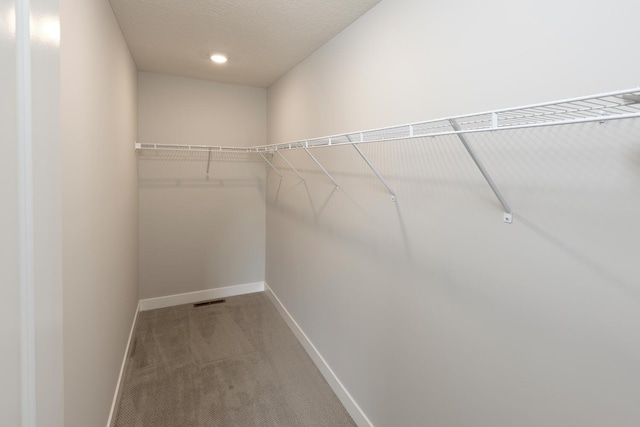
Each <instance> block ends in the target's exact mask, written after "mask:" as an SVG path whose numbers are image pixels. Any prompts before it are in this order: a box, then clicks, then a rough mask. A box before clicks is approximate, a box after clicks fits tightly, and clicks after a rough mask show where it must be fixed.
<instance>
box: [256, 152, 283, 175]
mask: <svg viewBox="0 0 640 427" xmlns="http://www.w3.org/2000/svg"><path fill="white" fill-rule="evenodd" d="M258 154H260V157H262V158H263V159H264V161H265V162H267V164H268V165H269V166H271V169H273V170H274V171H276V173H277V174H278V175H280V178H282V174H281V173H280V171H279V170H278V168H276V167H275V166H273V163H271V162H270V161H269V160H268V159H267V157H266V156H265V155H264V154H262V153H261V152H259V151H258Z"/></svg>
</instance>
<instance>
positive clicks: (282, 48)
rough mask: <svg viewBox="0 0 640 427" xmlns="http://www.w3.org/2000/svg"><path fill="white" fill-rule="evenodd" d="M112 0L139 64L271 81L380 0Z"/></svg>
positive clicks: (220, 77) (255, 81)
mask: <svg viewBox="0 0 640 427" xmlns="http://www.w3.org/2000/svg"><path fill="white" fill-rule="evenodd" d="M110 1H111V5H112V7H113V10H114V12H115V15H116V18H117V19H118V22H119V24H120V28H121V29H122V32H123V34H124V37H125V39H126V41H127V44H128V46H129V49H130V50H131V54H132V56H133V59H134V61H135V63H136V66H137V67H138V70H140V71H149V72H155V73H163V74H171V75H177V76H184V77H192V78H198V79H207V80H215V81H219V82H227V83H238V84H246V85H251V86H259V87H267V86H269V85H270V84H271V83H273V82H274V81H275V80H277V79H278V77H280V76H281V75H283V74H284V73H286V72H287V71H289V70H290V69H291V68H293V67H294V66H295V65H296V64H298V63H299V62H300V61H302V60H303V59H304V58H306V57H307V56H308V55H310V54H311V53H313V52H314V51H315V50H316V49H318V48H319V47H320V46H322V45H323V44H324V43H326V42H327V41H329V40H330V39H331V38H332V37H333V36H335V35H336V34H338V33H339V32H340V31H342V30H343V29H344V28H345V27H347V26H348V25H349V24H351V23H352V22H353V21H355V20H356V19H357V18H358V17H360V16H361V15H362V14H363V13H365V12H366V11H367V10H369V9H370V8H371V7H373V6H374V5H375V4H376V3H378V2H379V1H380V0H110ZM213 53H224V54H226V55H227V56H228V58H229V61H228V62H227V63H226V64H224V65H216V64H214V63H213V62H212V61H211V59H210V56H211V55H212V54H213Z"/></svg>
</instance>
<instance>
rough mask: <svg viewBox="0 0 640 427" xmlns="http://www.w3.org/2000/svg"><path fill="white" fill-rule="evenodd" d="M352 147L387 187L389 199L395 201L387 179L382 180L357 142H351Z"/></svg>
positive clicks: (394, 193)
mask: <svg viewBox="0 0 640 427" xmlns="http://www.w3.org/2000/svg"><path fill="white" fill-rule="evenodd" d="M347 139H349V141H351V138H349V137H347ZM353 148H355V149H356V151H357V152H358V154H360V157H362V160H364V162H365V163H366V164H367V166H369V168H370V169H371V170H372V171H373V173H375V174H376V176H377V177H378V179H379V180H380V182H382V184H383V185H384V186H385V187H387V190H389V193H391V201H392V202H395V201H396V192H395V191H393V188H391V187H390V186H389V184H387V181H385V180H384V178H383V177H382V175H380V173H379V172H378V170H377V169H376V168H375V167H374V166H373V165H372V164H371V162H370V161H369V159H367V157H366V156H365V155H364V153H363V152H362V150H361V149H360V147H358V145H357V144H353Z"/></svg>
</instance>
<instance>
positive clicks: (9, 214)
mask: <svg viewBox="0 0 640 427" xmlns="http://www.w3.org/2000/svg"><path fill="white" fill-rule="evenodd" d="M14 4H15V2H14V1H13V0H2V1H0V69H2V70H3V71H2V73H3V78H2V79H0V99H2V102H0V117H1V118H2V120H0V139H1V140H2V141H3V142H2V144H0V195H2V209H0V236H2V238H1V239H0V282H1V283H2V286H0V324H1V325H2V328H1V329H0V333H1V334H2V335H0V340H1V341H2V346H0V360H2V364H0V378H2V379H3V380H2V386H0V413H1V414H2V417H3V419H4V420H5V421H4V422H6V423H7V425H15V426H17V425H20V403H21V399H20V391H21V384H20V367H21V365H20V324H21V319H20V269H19V262H20V258H19V237H18V230H19V222H18V221H19V205H18V191H19V189H18V185H17V182H16V181H17V178H18V144H19V140H18V133H17V114H16V113H17V108H16V102H17V99H16V94H17V91H16V77H17V76H16V46H15V32H14V31H13V28H15V17H14V14H13V10H14Z"/></svg>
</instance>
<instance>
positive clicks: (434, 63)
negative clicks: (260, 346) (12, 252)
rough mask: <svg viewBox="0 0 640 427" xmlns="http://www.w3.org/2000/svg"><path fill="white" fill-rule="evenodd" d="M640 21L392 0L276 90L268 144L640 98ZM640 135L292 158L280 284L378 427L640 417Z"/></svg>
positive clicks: (559, 133)
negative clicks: (639, 46) (569, 102)
mask: <svg viewBox="0 0 640 427" xmlns="http://www.w3.org/2000/svg"><path fill="white" fill-rule="evenodd" d="M639 12H640V4H638V3H637V2H635V1H631V0H618V1H614V2H612V3H607V4H606V5H604V4H602V3H598V2H595V1H587V2H584V1H576V0H569V1H564V2H556V1H550V0H543V1H539V2H535V4H534V3H530V4H529V3H527V2H515V3H514V2H508V1H503V0H500V1H496V0H493V1H489V2H482V3H473V2H462V1H435V2H424V1H420V0H397V1H383V2H381V3H380V4H379V5H377V6H376V7H374V8H373V9H371V10H370V11H369V12H368V13H367V14H365V15H364V16H363V17H361V18H360V19H359V20H358V21H356V22H355V23H354V24H352V25H351V26H350V27H348V28H347V29H346V30H344V31H343V32H342V33H341V34H339V35H338V36H336V37H335V38H334V39H333V40H331V41H330V42H329V43H327V44H326V45H325V46H324V47H323V48H321V49H320V50H318V51H317V52H316V53H314V54H313V55H311V56H310V57H309V58H307V59H306V60H305V61H303V62H302V63H301V64H299V65H298V66H297V67H296V68H294V69H293V70H291V71H290V72H289V73H288V74H286V75H285V76H283V77H282V78H281V79H280V80H279V81H277V82H276V83H275V84H273V85H272V86H271V87H270V88H269V91H268V105H269V122H268V126H269V142H270V143H275V142H285V141H288V140H296V139H303V138H311V137H315V136H322V135H330V134H334V133H339V132H344V131H354V130H358V129H367V128H374V127H382V126H386V125H393V124H400V123H406V122H411V121H418V120H424V119H429V118H436V117H442V116H446V115H452V114H462V113H466V112H474V111H482V110H486V109H492V108H501V107H508V106H516V105H522V104H526V103H530V102H537V101H545V100H553V99H559V98H563V97H570V96H579V95H587V94H590V93H597V92H604V91H610V90H616V89H624V88H630V87H634V86H637V85H638V84H639V83H640V80H638V75H639V74H638V71H639V70H640V60H639V59H638V57H637V56H633V55H630V54H629V50H628V49H629V44H628V41H630V40H636V39H638V38H639V37H640V30H639V29H638V27H637V26H636V25H635V24H634V18H633V17H635V16H637V15H638V13H639ZM639 132H640V124H639V123H638V120H636V121H624V122H617V123H609V124H606V125H600V124H597V123H595V124H588V125H580V126H571V127H559V128H546V129H537V130H521V131H510V132H503V133H494V134H483V135H472V136H470V137H469V139H470V140H471V142H472V144H473V145H474V147H475V148H476V150H477V151H478V154H479V156H480V157H481V158H482V159H483V160H484V161H485V166H486V167H487V168H488V170H489V171H490V172H491V173H492V174H493V177H494V179H495V181H496V182H497V184H498V185H499V186H500V188H501V189H502V191H503V193H504V195H505V197H506V198H507V200H508V201H509V202H510V204H511V206H512V208H513V210H514V223H513V224H511V225H507V224H505V223H503V222H502V213H501V208H500V205H499V204H498V203H497V201H496V200H495V198H494V196H493V194H492V193H491V191H490V190H489V188H488V186H487V185H486V183H485V182H484V181H483V179H482V177H481V175H480V174H479V172H478V171H477V169H476V168H475V167H474V165H473V163H472V162H471V160H470V159H469V157H468V155H467V154H466V152H465V151H464V149H463V148H462V147H461V145H460V143H459V141H457V140H456V138H455V137H443V138H436V139H425V140H415V141H411V142H398V143H387V144H370V145H366V146H363V147H362V149H363V151H364V153H365V154H366V155H367V156H368V157H369V159H370V160H371V161H372V163H373V164H374V165H376V166H377V167H378V168H379V170H380V172H381V173H382V174H383V176H384V177H385V178H386V179H387V180H388V181H389V183H390V185H391V186H392V187H393V188H394V189H395V191H396V193H397V195H398V201H397V202H396V203H393V202H391V200H390V197H389V194H388V193H387V192H386V190H385V188H384V187H383V186H382V184H381V183H380V182H379V181H378V180H377V179H376V178H375V176H374V175H373V173H372V172H371V171H370V170H369V169H368V168H367V166H366V165H365V164H364V163H363V162H362V159H360V158H359V156H358V154H357V153H356V152H355V151H354V150H353V149H352V148H351V147H338V148H331V149H318V150H314V154H315V155H316V156H317V157H318V159H319V160H320V161H321V162H322V164H323V165H324V166H325V167H326V168H327V170H328V171H329V172H330V173H332V174H333V176H334V177H335V178H336V180H337V181H338V183H339V184H340V189H339V190H337V191H336V190H335V189H334V188H333V186H332V185H331V182H330V181H329V180H328V178H327V177H326V176H325V175H323V174H322V172H321V171H319V169H318V168H317V166H316V165H315V164H313V163H312V161H311V160H310V159H309V157H308V156H307V155H306V154H305V153H304V152H300V151H295V152H286V154H285V155H286V156H287V157H288V159H289V160H290V161H291V162H292V163H293V164H294V165H295V166H296V167H298V168H299V170H300V171H301V173H302V174H303V175H304V176H305V178H306V184H302V183H300V181H299V179H298V178H297V177H296V176H295V175H294V174H293V173H292V172H291V171H289V170H288V168H287V166H286V164H284V162H282V161H281V160H280V159H279V158H278V157H277V156H276V157H274V161H275V162H276V166H278V167H280V168H282V170H284V171H286V172H287V173H286V174H285V177H284V179H283V180H282V181H280V179H279V177H278V176H277V175H274V174H273V173H271V172H270V173H269V181H268V182H269V185H268V191H267V263H266V280H267V283H268V284H269V286H270V287H271V288H272V289H273V291H274V292H275V294H276V295H277V296H278V297H279V299H280V300H281V301H282V303H283V304H284V305H285V307H286V308H287V310H288V311H289V312H290V313H291V315H292V316H293V317H294V318H295V320H296V321H297V323H298V324H299V325H300V326H301V328H302V329H303V330H304V331H305V333H306V334H307V336H308V337H309V338H310V340H311V341H312V342H313V343H314V344H315V346H316V347H317V349H318V350H319V352H320V353H321V354H322V356H323V357H324V359H325V360H326V361H327V362H328V364H329V365H330V366H331V368H332V369H333V371H334V372H335V373H336V375H337V376H338V377H339V379H340V380H341V381H342V383H343V384H344V386H345V387H346V389H347V390H348V391H349V392H350V393H351V395H352V396H353V398H354V399H355V401H356V402H357V403H358V404H359V405H360V407H361V408H362V409H363V411H364V412H365V413H366V414H367V416H368V417H369V419H370V420H371V421H372V423H373V424H374V425H376V426H378V427H382V426H396V425H402V426H419V425H434V426H445V425H446V426H451V427H453V426H460V427H462V426H470V425H474V426H512V425H518V426H521V427H529V426H531V427H534V426H541V425H549V426H551V425H553V426H559V425H581V426H593V427H595V426H601V425H606V424H615V425H617V426H628V427H631V426H633V425H635V424H636V423H637V420H638V419H639V418H640V409H639V408H638V405H637V404H636V402H637V401H638V399H640V390H639V389H638V386H637V384H638V380H639V379H640V369H639V368H638V365H637V363H636V361H637V360H638V358H639V357H640V344H639V343H638V342H637V340H634V339H633V337H634V336H637V334H638V330H639V327H640V326H639V325H640V286H639V283H640V276H639V274H638V269H637V254H639V253H640V243H639V242H640V227H638V226H637V218H638V217H640V145H639V140H638V136H637V135H638V134H639Z"/></svg>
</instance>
